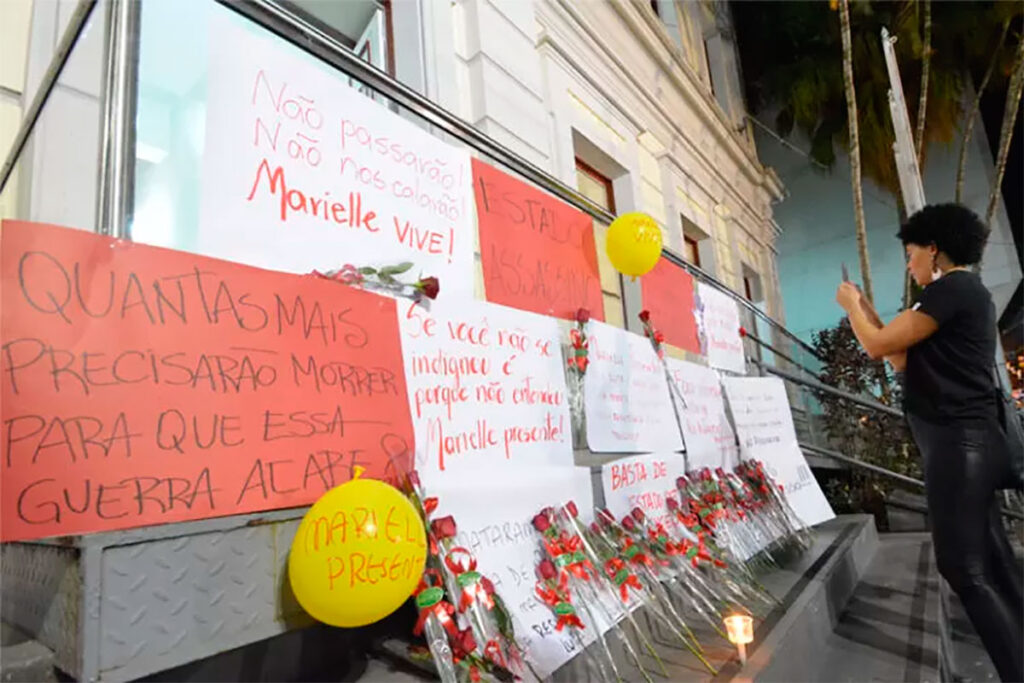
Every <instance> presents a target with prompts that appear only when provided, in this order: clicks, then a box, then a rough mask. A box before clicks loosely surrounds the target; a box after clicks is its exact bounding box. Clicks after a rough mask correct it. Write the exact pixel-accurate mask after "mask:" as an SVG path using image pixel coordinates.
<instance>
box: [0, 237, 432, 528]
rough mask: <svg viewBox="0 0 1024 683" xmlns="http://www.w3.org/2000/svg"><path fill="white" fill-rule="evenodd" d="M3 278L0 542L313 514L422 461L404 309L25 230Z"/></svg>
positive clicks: (322, 286) (362, 296)
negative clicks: (336, 493) (325, 499)
mask: <svg viewBox="0 0 1024 683" xmlns="http://www.w3.org/2000/svg"><path fill="white" fill-rule="evenodd" d="M0 262H2V266H3V271H2V272H3V280H2V285H3V290H2V297H0V300H2V305H3V309H2V320H0V331H2V337H3V346H2V351H0V382H2V383H3V387H2V391H0V398H2V400H3V404H2V407H0V421H2V435H0V443H2V444H3V460H2V465H0V467H2V474H3V477H2V493H3V501H2V505H0V510H2V523H0V540H3V541H14V540H24V539H31V538H40V537H45V536H54V535H64V534H82V533H89V532H95V531H106V530H112V529H124V528H129V527H137V526H143V525H150V524H162V523H166V522H176V521H183V520H190V519H200V518H204V517H216V516H221V515H232V514H237V513H243V512H254V511H258V510H269V509H275V508H285V507H295V506H301V505H307V504H309V503H312V502H313V501H315V500H316V499H317V498H319V497H320V495H321V494H323V493H324V492H325V491H327V490H329V489H331V488H333V487H334V486H337V485H339V484H341V483H344V482H345V481H348V480H349V479H350V478H351V476H352V472H353V468H354V467H356V466H362V467H365V468H366V474H365V475H364V476H368V477H375V478H381V479H395V478H396V477H397V476H398V475H399V474H401V473H402V472H404V471H405V470H406V469H407V468H408V467H409V466H410V465H411V462H412V443H413V436H412V434H413V432H412V424H411V421H410V417H409V408H408V401H407V399H406V387H405V374H404V371H403V366H402V356H401V345H400V341H399V337H398V325H397V319H396V315H395V303H394V301H392V300H390V299H387V298H384V297H380V296H377V295H374V294H370V293H366V292H361V291H358V290H355V289H351V288H348V287H346V286H344V285H340V284H337V283H334V282H329V281H327V280H324V279H321V278H317V277H315V276H297V275H288V274H284V273H277V272H270V271H265V270H259V269H257V268H250V267H247V266H241V265H238V264H234V263H229V262H226V261H218V260H215V259H210V258H205V257H202V256H196V255H193V254H187V253H183V252H177V251H171V250H167V249H159V248H156V247H148V246H144V245H140V244H132V243H129V242H119V241H116V240H112V239H109V238H106V237H102V236H99V235H95V234H92V233H87V232H82V231H78V230H69V229H66V228H58V227H54V226H49V225H40V224H32V223H22V222H12V221H5V222H4V223H3V226H2V228H0Z"/></svg>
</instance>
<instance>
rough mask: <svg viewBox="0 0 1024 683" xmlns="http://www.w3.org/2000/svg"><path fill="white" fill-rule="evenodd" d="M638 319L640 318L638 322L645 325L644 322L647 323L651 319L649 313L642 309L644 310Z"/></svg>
mask: <svg viewBox="0 0 1024 683" xmlns="http://www.w3.org/2000/svg"><path fill="white" fill-rule="evenodd" d="M639 318H640V322H642V323H645V322H647V321H649V320H650V319H651V312H650V311H648V310H647V309H644V310H642V311H640V315H639Z"/></svg>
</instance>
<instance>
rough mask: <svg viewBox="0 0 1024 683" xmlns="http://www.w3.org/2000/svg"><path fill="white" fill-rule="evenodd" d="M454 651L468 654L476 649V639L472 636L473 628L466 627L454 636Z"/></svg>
mask: <svg viewBox="0 0 1024 683" xmlns="http://www.w3.org/2000/svg"><path fill="white" fill-rule="evenodd" d="M454 645H455V648H454V649H455V651H456V652H458V653H461V654H467V655H468V654H469V653H471V652H472V651H473V650H475V649H476V639H475V638H473V630H472V629H471V628H466V629H464V630H462V631H459V635H458V636H457V637H456V638H455V643H454Z"/></svg>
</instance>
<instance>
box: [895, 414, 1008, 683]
mask: <svg viewBox="0 0 1024 683" xmlns="http://www.w3.org/2000/svg"><path fill="white" fill-rule="evenodd" d="M908 420H909V423H910V429H911V432H912V433H913V435H914V441H915V442H916V443H917V447H918V449H919V450H920V451H921V455H922V457H923V458H924V479H925V492H926V495H927V498H928V512H929V516H930V518H931V524H932V539H933V542H934V545H935V561H936V563H937V564H938V569H939V573H940V574H941V575H942V577H943V578H944V579H946V581H947V582H948V583H949V585H950V587H951V588H952V589H953V590H954V591H955V592H956V594H957V595H958V596H959V597H960V600H961V602H963V604H964V608H965V609H966V610H967V615H968V616H969V617H970V619H971V623H972V624H974V629H975V630H976V631H977V632H978V635H979V636H980V637H981V641H982V643H984V645H985V649H986V650H988V654H989V656H990V657H991V658H992V662H993V663H994V664H995V666H996V670H997V671H998V672H999V677H1000V678H1001V679H1002V680H1004V681H1024V661H1022V660H1024V597H1022V589H1021V575H1020V573H1019V572H1018V571H1017V565H1016V562H1015V561H1014V557H1013V551H1012V549H1011V548H1010V543H1009V540H1008V539H1007V537H1006V530H1005V529H1004V527H1003V522H1002V518H1001V515H1000V514H999V503H998V500H997V496H996V492H997V490H998V489H999V488H1001V486H1002V485H1003V484H1004V483H1005V482H1006V481H1008V478H1009V473H1010V461H1009V454H1007V453H1006V448H1005V447H1004V445H1003V440H1002V434H1001V432H1000V431H999V427H998V424H997V423H996V421H995V419H994V418H993V419H992V420H991V421H990V423H982V422H978V423H975V422H971V423H958V422H956V421H951V422H948V423H946V424H942V425H937V424H933V423H931V422H927V421H925V420H921V419H920V418H916V417H913V416H910V417H909V418H908Z"/></svg>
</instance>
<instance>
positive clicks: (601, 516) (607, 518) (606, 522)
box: [597, 508, 615, 527]
mask: <svg viewBox="0 0 1024 683" xmlns="http://www.w3.org/2000/svg"><path fill="white" fill-rule="evenodd" d="M597 521H599V522H600V523H601V526H605V527H606V526H611V523H612V522H614V521H615V515H613V514H612V513H611V512H610V511H609V510H608V508H604V509H603V510H598V511H597Z"/></svg>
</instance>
